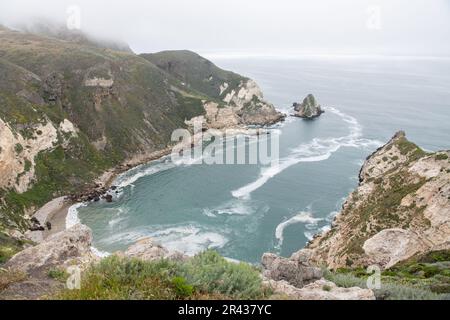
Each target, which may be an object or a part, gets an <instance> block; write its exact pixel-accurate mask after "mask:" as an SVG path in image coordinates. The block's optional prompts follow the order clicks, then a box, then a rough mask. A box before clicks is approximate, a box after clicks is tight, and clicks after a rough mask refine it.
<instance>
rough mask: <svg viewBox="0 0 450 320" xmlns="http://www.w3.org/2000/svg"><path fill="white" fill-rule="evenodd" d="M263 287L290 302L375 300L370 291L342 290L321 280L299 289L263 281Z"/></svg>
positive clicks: (360, 289)
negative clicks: (290, 300)
mask: <svg viewBox="0 0 450 320" xmlns="http://www.w3.org/2000/svg"><path fill="white" fill-rule="evenodd" d="M263 283H264V285H266V286H267V287H268V288H270V289H271V290H272V291H273V293H274V295H275V296H276V295H278V296H281V297H282V298H284V299H286V298H287V299H292V300H375V294H374V293H373V291H372V290H370V289H362V288H359V287H352V288H342V287H338V286H336V284H334V283H333V282H330V281H327V280H324V279H321V280H317V281H315V282H314V283H311V284H309V285H306V286H304V287H303V288H301V289H299V288H296V287H294V286H292V285H291V284H289V283H288V282H287V281H275V280H265V281H264V282H263Z"/></svg>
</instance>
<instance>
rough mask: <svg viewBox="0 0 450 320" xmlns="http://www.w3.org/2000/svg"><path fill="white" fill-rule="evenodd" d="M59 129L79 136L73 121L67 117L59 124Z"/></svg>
mask: <svg viewBox="0 0 450 320" xmlns="http://www.w3.org/2000/svg"><path fill="white" fill-rule="evenodd" d="M59 130H60V131H61V132H63V133H69V134H72V135H73V136H75V137H76V136H78V133H77V132H78V129H77V128H76V127H75V125H74V124H73V123H72V122H70V121H69V120H67V119H64V121H62V122H61V123H60V124H59Z"/></svg>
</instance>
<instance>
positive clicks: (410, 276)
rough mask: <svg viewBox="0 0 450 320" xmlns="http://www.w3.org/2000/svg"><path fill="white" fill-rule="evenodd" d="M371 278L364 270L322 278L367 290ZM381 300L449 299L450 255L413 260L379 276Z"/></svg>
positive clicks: (377, 292) (436, 254)
mask: <svg viewBox="0 0 450 320" xmlns="http://www.w3.org/2000/svg"><path fill="white" fill-rule="evenodd" d="M369 276H370V274H368V273H367V272H366V270H365V269H364V268H354V269H350V268H340V269H337V270H336V271H328V270H326V271H325V277H326V278H327V280H330V281H332V282H334V283H336V284H337V285H338V286H342V287H347V288H348V287H355V286H357V287H361V288H366V287H367V278H368V277H369ZM374 292H375V295H376V297H377V299H380V300H436V299H450V251H449V250H444V251H435V252H431V253H428V254H426V255H423V256H417V257H413V258H411V259H409V260H407V261H404V262H401V263H399V264H397V265H396V266H394V267H392V268H390V269H388V270H384V271H383V272H382V274H381V288H380V289H375V290H374Z"/></svg>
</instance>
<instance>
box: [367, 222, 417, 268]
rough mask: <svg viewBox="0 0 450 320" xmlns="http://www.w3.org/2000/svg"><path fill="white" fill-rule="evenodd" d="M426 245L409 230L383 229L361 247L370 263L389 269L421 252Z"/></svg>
mask: <svg viewBox="0 0 450 320" xmlns="http://www.w3.org/2000/svg"><path fill="white" fill-rule="evenodd" d="M424 248H426V245H425V244H424V243H423V241H421V240H420V238H419V236H418V235H417V234H415V233H414V232H413V231H410V230H403V229H385V230H382V231H381V232H379V233H377V234H376V235H375V236H373V237H372V238H370V239H368V240H366V242H364V245H363V249H364V252H365V253H366V254H367V255H368V256H369V257H370V259H371V261H372V263H374V264H377V265H379V266H381V267H383V268H390V267H392V266H394V265H395V264H396V263H397V262H400V261H403V260H405V259H407V258H409V257H411V256H413V255H415V254H416V253H418V252H420V251H423V250H424Z"/></svg>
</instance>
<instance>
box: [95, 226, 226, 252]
mask: <svg viewBox="0 0 450 320" xmlns="http://www.w3.org/2000/svg"><path fill="white" fill-rule="evenodd" d="M145 237H151V238H154V239H155V240H156V241H157V242H159V243H161V244H162V245H163V246H164V247H165V248H167V249H169V250H176V251H179V252H183V253H185V254H187V255H190V256H193V255H195V254H197V253H199V252H201V251H204V250H206V249H217V248H221V247H223V246H224V245H225V244H226V243H227V242H228V239H227V238H226V237H225V236H224V235H222V234H220V233H219V232H216V231H215V230H208V229H206V228H201V227H199V226H193V225H182V226H148V227H144V228H139V229H135V230H131V231H127V232H123V233H115V234H114V235H111V236H110V237H107V238H104V239H102V240H101V242H102V243H103V244H105V245H111V244H123V243H129V244H132V243H135V242H136V241H138V240H139V239H142V238H145Z"/></svg>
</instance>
